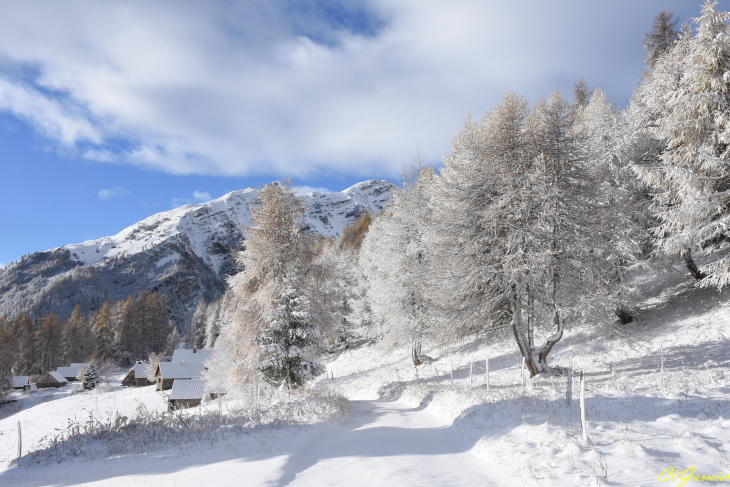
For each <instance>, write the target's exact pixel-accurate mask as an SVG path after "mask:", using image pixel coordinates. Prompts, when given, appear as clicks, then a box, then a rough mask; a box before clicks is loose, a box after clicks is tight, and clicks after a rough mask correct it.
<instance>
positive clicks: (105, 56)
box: [0, 0, 696, 177]
mask: <svg viewBox="0 0 730 487" xmlns="http://www.w3.org/2000/svg"><path fill="white" fill-rule="evenodd" d="M313 5H316V4H313ZM335 5H346V4H345V3H343V4H339V3H335ZM357 5H358V6H359V7H358V8H360V9H361V10H362V11H363V12H365V13H366V15H365V16H364V17H363V19H360V21H361V23H365V24H367V20H366V19H379V21H380V22H376V23H375V24H374V25H373V26H370V27H368V28H366V29H364V30H365V31H366V34H362V33H359V32H352V31H351V30H348V29H346V28H343V25H342V23H338V22H336V20H337V19H332V18H327V17H323V16H322V15H320V12H319V11H316V8H315V7H312V9H311V10H312V11H313V13H312V12H305V9H304V8H302V9H300V10H299V12H298V14H297V13H296V12H297V9H296V8H292V7H291V5H290V4H287V3H286V2H275V1H266V2H264V1H260V2H258V3H253V2H241V3H233V4H232V3H230V2H221V3H213V2H211V3H208V2H206V3H205V4H202V3H194V2H190V3H180V4H176V5H175V8H174V9H171V8H170V6H169V5H168V4H165V3H157V2H104V3H71V4H68V3H59V2H40V3H38V2H17V3H14V4H13V5H12V6H11V7H8V8H4V9H3V15H2V16H0V110H5V111H10V112H12V113H14V114H15V115H16V116H18V117H19V118H22V119H25V120H27V121H29V123H31V124H32V125H33V126H34V127H36V129H37V130H38V131H40V132H41V133H43V134H44V135H45V136H47V137H49V138H51V139H53V140H56V141H57V142H58V143H59V144H60V145H62V146H64V147H69V146H71V147H76V148H78V149H79V150H80V153H81V154H83V155H82V157H84V158H87V159H91V160H96V161H101V162H114V161H119V162H126V163H130V164H135V165H140V166H145V167H151V168H155V169H159V170H163V171H167V172H170V173H176V174H193V173H196V174H217V175H253V174H266V175H276V176H295V177H303V176H307V175H313V174H317V175H320V174H322V173H323V172H325V173H327V172H328V173H333V172H334V173H340V174H343V173H344V174H350V175H356V176H375V175H378V174H384V175H386V174H387V175H392V176H395V175H397V173H398V171H399V170H400V167H401V164H402V162H404V161H408V160H410V159H411V156H412V155H413V153H414V152H415V149H416V147H417V146H418V147H419V148H420V151H421V153H422V154H423V155H424V156H425V158H426V160H427V161H429V162H438V161H439V160H440V159H441V157H442V156H443V154H444V153H445V152H446V151H448V148H449V142H450V139H451V138H452V136H453V135H454V134H455V132H456V131H457V130H458V128H459V126H460V125H461V123H462V121H463V119H464V117H465V116H466V114H467V113H469V112H471V113H473V114H475V115H476V116H480V115H481V114H482V113H483V112H484V111H485V110H487V109H488V108H490V107H491V106H493V105H494V104H495V103H496V102H497V101H499V99H500V98H501V97H502V95H503V94H504V92H505V91H507V90H515V91H517V92H520V93H524V94H526V95H527V96H529V97H530V98H532V99H535V98H536V97H537V96H539V95H540V94H549V92H550V91H552V90H553V89H554V88H556V87H562V88H564V89H570V87H571V86H572V82H573V81H574V80H576V79H578V78H580V76H581V74H585V75H586V79H587V80H588V81H589V83H591V84H600V85H602V86H603V88H604V91H606V92H607V93H608V94H609V96H610V97H612V96H613V95H614V94H616V97H618V98H619V100H616V99H615V98H614V101H618V102H625V100H626V99H627V98H628V94H629V93H630V92H631V90H632V89H633V87H634V86H635V84H636V83H637V82H638V79H639V71H640V69H641V67H642V65H641V60H642V58H643V51H642V47H641V41H642V40H643V32H644V31H645V30H646V29H648V28H649V26H650V25H651V18H652V17H653V16H654V15H655V14H656V11H655V10H656V8H655V5H653V4H652V3H651V2H630V3H628V2H619V3H617V4H615V5H614V4H610V5H609V4H605V3H600V4H599V3H596V4H595V5H594V4H590V2H589V3H585V2H582V3H578V2H574V3H571V2H543V1H541V0H534V1H531V2H527V3H525V2H510V3H508V2H503V3H498V2H482V1H476V0H474V1H467V0H454V1H453V2H437V1H435V0H433V1H426V0H424V1H419V2H412V1H408V0H388V1H385V0H364V1H363V2H361V3H358V4H357ZM343 8H345V7H343ZM671 8H672V9H673V10H675V12H678V13H680V14H681V13H682V8H685V10H686V7H682V6H681V5H680V4H677V5H675V4H672V5H671ZM693 8H694V7H693ZM694 10H696V8H694ZM694 10H693V13H694ZM292 12H294V13H292ZM599 14H600V18H601V22H596V21H595V18H598V15H599ZM684 17H685V18H686V16H684ZM617 25H618V26H621V35H619V34H617V31H616V26H617ZM627 59H629V60H630V61H627ZM632 63H633V64H632ZM119 141H122V144H117V145H114V146H112V142H113V143H117V142H119ZM120 146H122V147H124V149H113V148H112V147H120Z"/></svg>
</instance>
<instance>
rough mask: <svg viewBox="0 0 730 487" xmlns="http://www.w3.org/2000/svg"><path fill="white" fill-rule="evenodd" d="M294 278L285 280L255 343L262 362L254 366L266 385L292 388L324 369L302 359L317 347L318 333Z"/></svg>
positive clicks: (305, 300)
mask: <svg viewBox="0 0 730 487" xmlns="http://www.w3.org/2000/svg"><path fill="white" fill-rule="evenodd" d="M297 287H298V282H297V279H296V278H294V277H291V276H290V277H286V278H285V279H284V282H283V291H282V293H281V296H280V297H279V298H278V299H277V300H276V308H275V309H274V310H272V311H271V312H270V313H269V316H268V326H267V327H265V328H264V329H262V330H261V335H260V336H259V337H257V338H256V342H257V343H258V344H259V347H261V350H262V352H263V356H264V358H263V360H262V361H260V362H259V363H257V364H256V367H257V369H258V370H259V372H260V374H261V377H262V378H263V379H264V380H265V381H266V382H268V383H269V384H272V385H275V386H284V387H287V388H289V389H294V388H297V387H300V386H302V385H303V384H304V383H305V382H306V381H308V380H311V379H313V378H314V377H316V376H317V375H319V374H321V373H322V370H323V367H322V366H321V365H320V364H318V363H316V362H313V361H311V360H308V359H306V358H305V354H306V352H307V351H308V350H311V349H313V348H314V347H317V346H318V345H319V333H317V331H316V330H315V329H314V325H313V323H312V317H311V315H310V314H309V313H308V312H307V310H306V306H307V298H306V297H305V296H303V295H302V294H301V293H300V292H299V290H298V289H297Z"/></svg>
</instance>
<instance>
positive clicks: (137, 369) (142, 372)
mask: <svg viewBox="0 0 730 487" xmlns="http://www.w3.org/2000/svg"><path fill="white" fill-rule="evenodd" d="M152 384H154V381H150V380H149V379H148V378H147V365H145V364H143V363H140V362H138V363H136V364H134V365H133V366H132V368H131V369H129V373H127V375H126V376H125V377H124V379H123V380H122V385H123V386H127V387H144V386H149V385H152Z"/></svg>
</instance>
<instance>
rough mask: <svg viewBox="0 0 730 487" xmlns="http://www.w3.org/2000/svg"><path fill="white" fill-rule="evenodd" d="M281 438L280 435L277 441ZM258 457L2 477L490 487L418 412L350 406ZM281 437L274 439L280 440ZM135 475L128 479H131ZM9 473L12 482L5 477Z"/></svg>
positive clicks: (457, 443) (463, 451)
mask: <svg viewBox="0 0 730 487" xmlns="http://www.w3.org/2000/svg"><path fill="white" fill-rule="evenodd" d="M282 434H283V436H282ZM266 436H267V439H268V441H269V442H270V443H268V445H262V444H261V440H260V439H259V440H255V439H254V438H253V437H252V438H251V441H256V442H258V444H259V445H260V447H259V448H258V451H259V454H257V455H256V457H251V456H248V455H244V456H243V457H241V456H240V455H237V454H236V453H235V452H234V451H223V452H222V451H220V450H217V451H216V450H214V451H201V452H199V453H198V454H196V455H195V456H194V457H187V458H168V459H159V458H158V459H156V460H154V461H149V460H139V459H118V460H112V461H102V462H90V463H85V462H69V463H65V462H64V463H61V464H59V465H49V466H47V467H43V468H34V469H33V470H32V471H28V470H26V471H24V472H23V473H22V475H19V476H17V477H16V476H15V475H13V473H11V472H5V474H4V475H2V476H0V484H2V483H3V481H2V480H7V481H9V483H12V484H15V485H69V484H71V485H86V486H116V487H123V486H136V485H154V486H156V487H164V486H175V487H185V486H194V487H202V486H207V485H215V486H220V487H223V486H229V485H231V486H233V485H246V486H285V485H292V486H317V487H320V486H327V485H347V486H359V485H367V486H380V485H419V486H424V485H439V486H440V485H449V486H459V485H468V486H472V485H490V484H491V483H490V482H489V481H488V474H487V470H486V468H485V467H484V466H483V465H481V464H480V462H479V461H478V460H477V458H476V457H475V456H474V455H473V454H472V452H471V451H470V448H471V446H470V445H468V444H467V443H466V442H465V441H464V440H463V438H462V437H460V436H459V435H458V433H457V432H456V431H454V430H453V428H452V427H451V426H450V425H449V424H444V423H443V421H442V420H439V419H438V418H437V417H436V416H434V415H432V414H430V413H429V412H427V411H425V410H424V409H423V407H413V405H412V403H411V404H410V405H409V404H408V403H406V402H404V401H353V402H352V410H351V412H350V414H349V415H348V416H347V417H346V418H345V419H344V420H342V421H340V422H338V423H330V424H327V425H322V426H319V427H316V428H314V429H311V430H304V431H303V434H294V436H289V437H287V436H286V433H285V430H279V431H277V430H273V431H272V430H269V431H268V434H267V435H266ZM277 438H278V439H277ZM132 472H133V473H132ZM8 474H10V476H7V475H8Z"/></svg>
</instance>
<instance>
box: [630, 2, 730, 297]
mask: <svg viewBox="0 0 730 487" xmlns="http://www.w3.org/2000/svg"><path fill="white" fill-rule="evenodd" d="M716 4H717V2H710V1H706V2H705V3H704V5H703V7H702V15H701V17H699V18H698V19H695V23H696V25H697V30H696V33H695V34H694V35H693V36H690V35H688V33H685V34H684V35H683V36H682V38H681V39H680V41H679V42H678V44H677V46H676V47H675V48H673V49H672V50H671V51H670V54H668V55H666V56H662V57H661V58H660V59H659V60H658V61H657V63H656V65H655V67H654V70H653V71H652V73H651V74H650V75H649V76H648V77H647V79H645V80H644V81H643V82H642V86H640V87H639V89H638V90H637V93H636V94H635V95H634V98H632V105H633V104H634V103H635V102H636V104H637V105H638V107H637V108H636V111H637V112H639V113H643V117H637V119H638V121H639V123H638V128H639V129H640V130H642V131H643V132H645V133H647V134H649V135H650V136H652V137H654V138H655V139H657V140H659V141H661V142H662V143H663V144H664V150H663V152H662V153H661V157H660V159H659V161H658V162H657V163H656V164H653V165H650V166H637V167H636V170H637V172H638V174H639V176H640V178H641V179H642V181H644V182H645V183H646V184H647V185H649V187H650V188H651V190H652V196H653V205H652V210H653V213H654V215H655V217H656V218H657V219H658V221H659V224H658V225H657V226H656V227H655V228H654V229H653V232H654V235H655V238H656V245H657V248H658V250H659V251H660V252H662V253H665V254H668V255H682V256H683V257H684V259H685V261H686V263H687V267H688V268H689V270H690V272H691V273H692V275H693V276H694V277H695V278H697V279H703V280H702V281H701V282H700V285H702V286H717V287H718V288H721V287H723V286H725V285H727V283H728V282H730V258H728V257H725V258H722V259H720V260H717V261H715V262H714V263H713V264H711V265H709V266H707V267H706V268H703V269H700V268H698V267H697V266H696V264H695V263H694V259H693V253H697V252H700V253H708V252H711V251H713V250H715V249H717V248H718V247H721V246H722V245H723V244H724V243H725V242H726V240H727V237H728V231H727V228H728V222H729V221H730V211H728V209H729V208H730V191H728V188H730V164H728V161H730V153H728V137H729V134H730V97H728V91H729V90H730V36H729V35H728V34H729V33H728V19H730V15H729V14H727V13H723V12H718V11H716V10H715V6H716ZM647 114H648V115H647ZM706 274H711V275H710V276H709V277H706Z"/></svg>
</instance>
